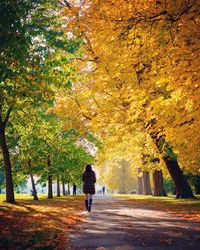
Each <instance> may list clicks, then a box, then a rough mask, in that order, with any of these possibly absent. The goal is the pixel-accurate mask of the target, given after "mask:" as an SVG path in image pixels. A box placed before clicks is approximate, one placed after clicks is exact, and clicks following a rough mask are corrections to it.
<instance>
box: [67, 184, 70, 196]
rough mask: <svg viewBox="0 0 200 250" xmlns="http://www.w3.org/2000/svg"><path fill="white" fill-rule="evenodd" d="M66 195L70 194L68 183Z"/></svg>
mask: <svg viewBox="0 0 200 250" xmlns="http://www.w3.org/2000/svg"><path fill="white" fill-rule="evenodd" d="M67 194H70V185H69V183H68V184H67Z"/></svg>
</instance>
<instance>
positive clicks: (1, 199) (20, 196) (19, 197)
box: [0, 194, 47, 202]
mask: <svg viewBox="0 0 200 250" xmlns="http://www.w3.org/2000/svg"><path fill="white" fill-rule="evenodd" d="M38 198H39V199H43V198H47V194H38ZM15 199H16V200H33V196H31V195H30V194H15ZM5 200H6V195H5V194H0V202H4V201H5Z"/></svg>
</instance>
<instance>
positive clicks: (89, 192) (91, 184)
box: [82, 164, 96, 212]
mask: <svg viewBox="0 0 200 250" xmlns="http://www.w3.org/2000/svg"><path fill="white" fill-rule="evenodd" d="M82 180H83V193H84V194H85V207H86V210H87V211H88V212H90V211H91V206H92V196H93V195H94V194H95V183H96V175H95V172H94V171H93V170H92V166H91V165H90V164H87V165H86V166H85V171H84V172H83V176H82Z"/></svg>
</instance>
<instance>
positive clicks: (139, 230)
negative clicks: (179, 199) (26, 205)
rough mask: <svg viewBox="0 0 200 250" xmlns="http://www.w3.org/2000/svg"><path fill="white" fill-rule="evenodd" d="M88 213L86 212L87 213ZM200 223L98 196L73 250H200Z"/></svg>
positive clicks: (72, 243)
mask: <svg viewBox="0 0 200 250" xmlns="http://www.w3.org/2000/svg"><path fill="white" fill-rule="evenodd" d="M84 213H86V212H84ZM199 230H200V224H199V223H191V222H188V221H185V220H181V219H180V218H179V217H174V216H173V217H172V216H170V215H169V214H166V213H164V212H162V211H157V210H153V209H152V208H150V207H149V208H148V207H144V206H143V205H138V204H135V205H133V204H129V202H128V201H127V200H123V199H119V198H113V197H109V196H103V195H102V196H95V197H94V204H93V208H92V212H91V213H87V215H86V220H85V221H84V222H83V223H81V224H80V225H79V226H77V227H76V229H75V231H74V232H72V233H71V235H70V241H69V242H68V243H67V246H66V249H69V250H132V249H133V250H134V249H136V250H140V249H143V250H200V231H199Z"/></svg>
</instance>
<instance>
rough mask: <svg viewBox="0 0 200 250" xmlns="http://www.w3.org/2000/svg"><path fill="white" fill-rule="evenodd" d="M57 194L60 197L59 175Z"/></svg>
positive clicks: (58, 178)
mask: <svg viewBox="0 0 200 250" xmlns="http://www.w3.org/2000/svg"><path fill="white" fill-rule="evenodd" d="M57 196H58V197H60V177H59V175H58V176H57Z"/></svg>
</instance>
